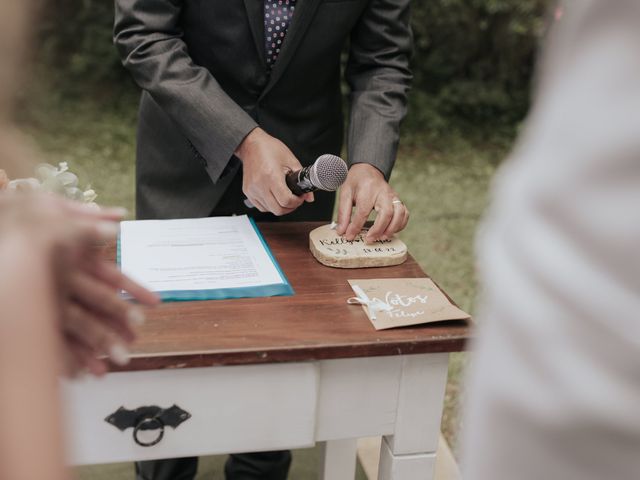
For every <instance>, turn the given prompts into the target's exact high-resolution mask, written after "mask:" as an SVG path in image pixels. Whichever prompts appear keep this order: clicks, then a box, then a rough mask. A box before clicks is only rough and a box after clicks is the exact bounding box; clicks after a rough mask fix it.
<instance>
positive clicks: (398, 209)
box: [382, 203, 407, 240]
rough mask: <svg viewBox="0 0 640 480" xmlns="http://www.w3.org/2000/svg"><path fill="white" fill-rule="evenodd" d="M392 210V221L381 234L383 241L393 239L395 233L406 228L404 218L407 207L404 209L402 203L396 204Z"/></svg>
mask: <svg viewBox="0 0 640 480" xmlns="http://www.w3.org/2000/svg"><path fill="white" fill-rule="evenodd" d="M393 210H394V212H393V219H392V220H391V222H389V226H388V227H387V228H386V230H385V232H384V233H383V234H382V239H383V240H387V239H389V238H391V237H393V236H394V235H395V234H396V233H398V232H399V231H400V230H402V229H403V228H404V227H405V226H406V222H405V218H406V212H407V207H405V206H404V205H403V204H402V203H396V204H395V205H393Z"/></svg>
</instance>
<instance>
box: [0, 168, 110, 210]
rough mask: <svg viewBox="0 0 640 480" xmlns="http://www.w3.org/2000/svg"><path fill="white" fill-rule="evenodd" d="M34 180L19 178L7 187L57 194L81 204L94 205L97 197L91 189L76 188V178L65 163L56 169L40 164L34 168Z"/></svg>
mask: <svg viewBox="0 0 640 480" xmlns="http://www.w3.org/2000/svg"><path fill="white" fill-rule="evenodd" d="M35 174H36V178H20V179H16V180H12V181H11V182H9V184H8V185H7V188H8V189H9V190H20V191H30V190H40V191H44V192H52V193H57V194H58V195H62V196H64V197H66V198H69V199H71V200H75V201H78V202H83V203H89V204H92V203H94V201H95V199H96V197H97V196H98V195H97V194H96V192H95V190H93V189H92V188H88V189H87V190H82V189H81V188H79V187H78V176H77V175H75V174H74V173H72V172H70V171H69V164H68V163H67V162H60V163H59V164H58V167H54V166H53V165H49V164H48V163H41V164H40V165H38V166H37V167H36V171H35Z"/></svg>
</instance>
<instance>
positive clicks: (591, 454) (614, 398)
mask: <svg viewBox="0 0 640 480" xmlns="http://www.w3.org/2000/svg"><path fill="white" fill-rule="evenodd" d="M550 40H551V41H550V43H549V45H548V48H547V49H546V52H545V54H546V56H545V58H544V62H543V64H542V68H541V70H540V72H539V84H538V95H537V99H536V101H535V104H534V107H533V110H532V113H531V115H530V118H529V119H528V122H527V126H526V129H525V131H524V133H523V135H522V137H521V139H520V141H519V144H518V146H517V148H516V150H515V152H514V153H513V156H512V158H511V160H510V161H509V162H508V163H507V164H506V165H505V166H504V167H503V168H502V170H501V172H500V173H499V175H498V177H497V179H496V182H495V185H494V190H493V194H494V198H493V205H492V207H491V209H490V212H489V215H488V218H487V219H486V221H485V224H484V228H483V230H482V232H481V234H480V237H479V247H478V249H479V259H480V269H481V279H482V282H483V284H484V288H485V292H484V310H483V312H482V314H481V315H480V317H481V318H480V320H479V324H480V328H479V330H480V332H479V336H478V342H477V345H476V353H475V355H474V357H473V363H472V373H471V377H470V383H469V395H468V398H467V403H468V416H467V418H466V422H465V427H464V433H465V435H464V437H465V441H464V451H465V455H464V458H465V462H464V473H465V475H464V478H466V479H467V480H543V479H544V480H550V479H561V480H578V479H579V480H613V479H616V480H623V479H629V480H631V479H637V478H639V477H640V455H639V452H640V414H639V413H638V411H639V407H638V406H639V405H640V252H639V250H640V80H639V79H640V2H638V1H637V0H616V1H613V2H603V1H597V0H582V1H580V2H578V1H572V2H566V3H565V5H564V15H563V17H562V19H561V21H560V22H559V24H558V25H557V26H556V28H555V31H554V32H553V33H552V36H551V39H550Z"/></svg>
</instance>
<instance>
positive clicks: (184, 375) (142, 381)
mask: <svg viewBox="0 0 640 480" xmlns="http://www.w3.org/2000/svg"><path fill="white" fill-rule="evenodd" d="M317 390H318V372H317V368H316V366H314V365H313V364H310V363H309V364H307V363H293V364H291V363H289V364H272V365H255V366H237V367H215V368H193V369H182V370H155V371H146V372H125V373H112V374H109V375H107V376H106V377H105V378H103V379H92V378H91V379H86V380H82V381H73V382H65V384H64V386H63V393H64V396H65V409H66V412H65V414H66V417H67V418H66V422H67V425H68V426H69V443H70V447H69V452H70V462H71V463H72V464H75V465H82V464H92V463H109V462H119V461H129V460H133V459H135V460H146V459H155V458H170V457H180V456H185V455H189V456H191V455H209V454H218V453H233V452H245V451H261V450H274V449H286V448H299V447H307V446H311V445H313V443H314V431H315V421H316V420H315V419H316V402H317V398H318V392H317ZM173 405H177V406H178V407H180V408H181V409H183V410H184V411H185V412H188V414H189V415H190V418H188V419H187V420H185V421H184V422H183V423H182V424H180V425H179V426H178V427H177V428H175V429H173V428H171V427H166V428H165V434H164V436H163V437H162V439H161V440H160V441H159V442H158V443H157V444H156V445H153V446H148V447H144V446H140V445H138V444H137V443H136V442H135V441H134V438H133V428H128V429H127V430H125V431H121V430H119V429H118V428H116V427H115V426H113V425H111V424H110V423H108V422H107V421H106V418H107V417H109V416H110V415H111V414H113V413H114V412H116V411H117V410H118V409H119V408H120V407H124V408H125V409H127V410H136V409H138V408H139V407H148V406H157V407H160V408H162V409H166V408H169V407H171V406H173ZM282 425H286V426H287V428H281V427H282ZM158 432H159V431H158ZM158 432H155V431H146V432H141V435H140V438H141V440H142V441H143V443H144V442H147V441H150V440H151V439H152V438H153V437H154V436H155V433H158Z"/></svg>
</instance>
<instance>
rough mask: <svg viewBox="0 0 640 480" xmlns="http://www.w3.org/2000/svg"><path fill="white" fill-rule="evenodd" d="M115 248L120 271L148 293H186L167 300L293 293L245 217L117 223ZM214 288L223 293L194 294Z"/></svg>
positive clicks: (260, 237)
mask: <svg viewBox="0 0 640 480" xmlns="http://www.w3.org/2000/svg"><path fill="white" fill-rule="evenodd" d="M119 248H120V250H119V258H120V265H121V268H122V271H123V272H124V273H125V274H127V275H129V276H130V277H131V278H133V279H134V280H136V281H137V282H139V283H140V284H142V285H144V286H145V287H147V288H148V289H150V290H152V291H154V292H160V293H162V292H172V293H174V294H175V293H176V292H178V293H179V292H183V294H185V295H186V296H182V297H181V298H171V297H172V295H167V297H168V298H169V299H174V300H175V299H181V300H189V299H212V298H237V297H247V296H248V297H254V296H272V295H284V294H291V293H293V292H292V291H290V286H289V284H288V282H287V280H286V278H285V277H284V275H283V274H282V272H281V271H280V268H279V267H278V264H277V263H276V261H275V259H274V258H273V256H272V255H271V252H270V251H269V249H268V247H267V245H266V243H265V242H264V240H263V239H262V236H261V235H260V233H259V231H258V230H257V227H256V226H255V224H254V223H253V222H252V221H251V220H249V218H248V217H247V216H235V217H212V218H199V219H179V220H140V221H130V222H122V224H121V230H120V246H119ZM266 286H271V287H273V286H282V287H283V288H276V289H275V290H273V288H272V289H271V290H265V291H261V290H260V288H261V287H266ZM215 290H221V291H222V292H223V293H220V294H214V295H208V296H207V295H205V296H204V297H202V295H197V293H198V292H200V293H202V292H211V291H215ZM189 292H190V293H189ZM173 296H175V295H173ZM191 297H192V298H191ZM165 299H167V298H165Z"/></svg>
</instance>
